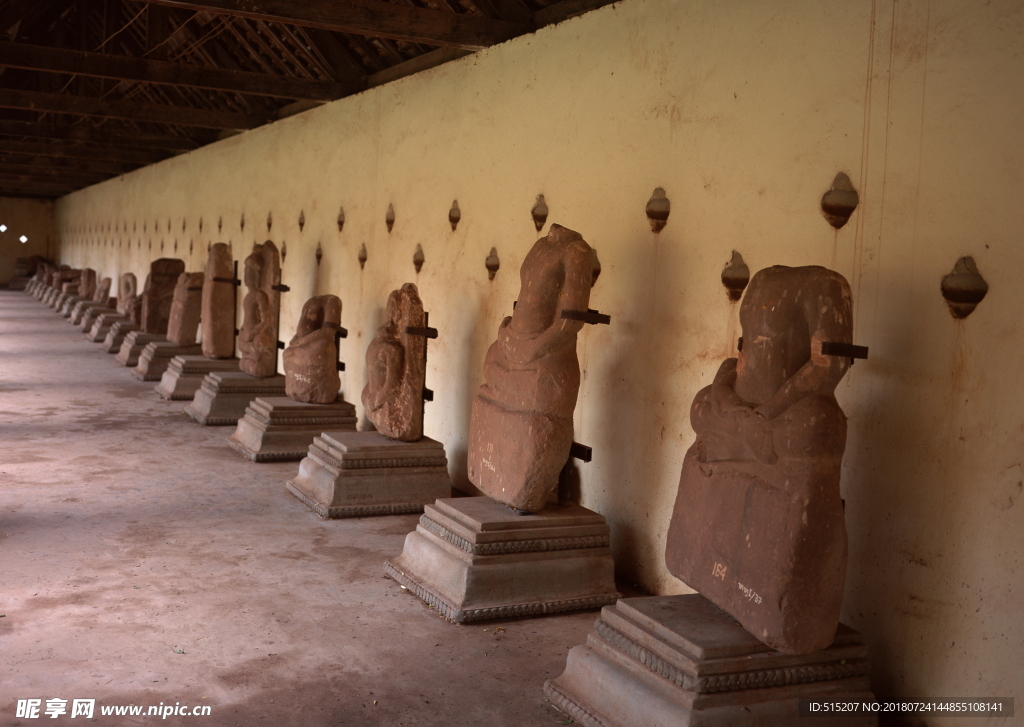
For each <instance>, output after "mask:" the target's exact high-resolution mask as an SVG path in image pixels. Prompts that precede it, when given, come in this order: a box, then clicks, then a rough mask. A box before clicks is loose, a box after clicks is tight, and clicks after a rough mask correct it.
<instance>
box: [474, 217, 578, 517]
mask: <svg viewBox="0 0 1024 727" xmlns="http://www.w3.org/2000/svg"><path fill="white" fill-rule="evenodd" d="M593 269H594V251H593V249H591V247H590V245H588V244H587V243H586V241H585V240H584V239H583V238H582V237H581V236H580V235H579V233H576V232H573V231H572V230H568V229H566V228H564V227H561V226H559V225H552V226H551V230H550V232H549V233H548V235H547V237H542V238H541V239H539V240H538V241H537V242H536V244H534V246H533V249H531V250H530V252H529V254H528V255H527V256H526V259H525V260H524V261H523V266H522V268H521V269H520V273H519V277H520V290H519V301H518V304H517V305H516V307H515V310H514V311H513V313H512V315H511V316H510V317H508V318H505V320H503V321H502V322H501V325H500V326H499V328H498V340H497V341H495V342H494V343H493V344H492V345H491V347H490V349H489V350H488V351H487V357H486V358H485V360H484V379H485V383H484V385H483V386H481V387H480V390H479V392H478V393H477V395H476V398H475V399H474V400H473V408H472V414H471V418H470V425H469V461H468V464H469V479H470V480H471V481H472V482H473V484H475V485H476V486H477V487H479V488H480V489H481V490H482V491H483V492H484V493H485V494H486V495H488V496H489V497H491V498H493V499H495V500H497V501H498V502H502V503H504V504H506V505H508V506H510V507H512V508H515V509H517V510H524V511H528V512H538V511H539V510H541V509H542V508H543V507H544V505H545V503H546V502H547V500H548V497H549V495H550V494H551V493H552V492H553V491H554V490H555V488H556V487H557V485H558V473H559V471H560V470H561V469H562V467H563V466H564V465H565V462H566V460H567V459H568V458H569V449H570V447H571V445H572V436H573V427H572V414H573V410H574V409H575V408H576V396H577V394H578V393H579V387H580V367H579V360H578V359H577V357H576V334H577V333H579V331H580V329H581V328H582V327H583V323H582V322H580V321H578V320H571V319H567V318H563V317H562V312H563V311H586V310H587V305H588V303H589V302H590V287H591V284H592V282H593Z"/></svg>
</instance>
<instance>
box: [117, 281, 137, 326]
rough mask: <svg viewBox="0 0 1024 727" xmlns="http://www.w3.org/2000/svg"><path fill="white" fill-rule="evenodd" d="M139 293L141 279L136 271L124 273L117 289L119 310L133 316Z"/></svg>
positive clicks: (125, 314)
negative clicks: (136, 274)
mask: <svg viewBox="0 0 1024 727" xmlns="http://www.w3.org/2000/svg"><path fill="white" fill-rule="evenodd" d="M138 295H139V281H138V279H137V278H136V277H135V273H122V274H121V284H120V286H119V287H118V290H117V312H118V313H120V314H121V315H123V316H128V317H129V318H130V317H131V309H132V307H133V306H134V305H135V299H136V298H137V297H138Z"/></svg>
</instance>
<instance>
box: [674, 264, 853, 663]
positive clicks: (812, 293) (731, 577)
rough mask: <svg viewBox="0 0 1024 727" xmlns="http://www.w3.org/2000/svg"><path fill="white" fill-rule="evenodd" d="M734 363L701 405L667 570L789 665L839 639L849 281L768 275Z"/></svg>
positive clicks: (746, 306) (757, 288)
mask: <svg viewBox="0 0 1024 727" xmlns="http://www.w3.org/2000/svg"><path fill="white" fill-rule="evenodd" d="M740 323H741V325H742V327H743V339H742V347H741V350H740V353H739V357H738V359H737V358H730V359H727V360H726V361H724V362H723V363H722V365H721V367H720V368H719V370H718V373H717V374H716V376H715V379H714V382H713V383H712V384H711V386H708V387H706V388H704V389H702V390H701V391H699V392H698V393H697V396H696V397H695V398H694V400H693V405H692V406H691V408H690V422H691V424H692V426H693V429H694V431H695V432H696V434H697V440H696V442H694V444H693V446H692V447H690V449H689V451H688V452H687V453H686V458H685V460H684V462H683V470H682V476H681V477H680V481H679V493H678V495H677V498H676V504H675V508H674V511H673V513H672V521H671V524H670V526H669V532H668V544H667V548H666V563H667V565H668V569H669V571H670V572H671V573H672V574H673V575H674V576H676V577H677V578H679V579H681V580H682V581H684V582H685V583H686V584H687V585H689V586H690V587H692V588H695V589H696V590H698V591H700V593H701V594H703V595H704V596H705V597H706V598H708V599H709V600H711V601H712V602H714V603H715V604H717V605H718V606H720V607H721V608H723V609H724V610H726V611H728V612H729V613H730V614H732V616H734V617H735V618H736V619H737V620H738V621H739V622H740V623H741V624H742V625H743V626H744V628H746V629H747V630H748V631H749V632H750V633H751V634H753V635H754V636H756V637H757V638H758V639H760V640H761V641H763V642H764V643H765V644H767V645H769V646H770V647H772V648H773V649H776V650H778V651H780V652H782V653H786V654H807V653H811V652H814V651H817V650H819V649H823V648H825V647H827V646H829V645H830V644H831V643H832V641H833V639H834V638H835V633H836V627H837V625H838V623H839V611H840V608H841V606H842V599H843V587H844V582H845V577H846V526H845V521H844V517H843V506H842V501H841V499H840V497H839V476H840V467H841V463H842V455H843V450H844V448H845V446H846V417H845V415H844V414H843V412H842V409H840V408H839V405H838V403H837V402H836V399H835V395H834V391H835V387H836V386H837V385H838V383H839V381H840V379H842V377H843V376H844V375H845V373H846V371H847V370H848V368H849V365H850V364H849V359H847V358H842V357H839V356H828V355H823V354H822V353H821V344H822V342H839V343H850V342H851V341H852V334H853V325H852V305H851V296H850V287H849V284H848V283H847V282H846V280H845V279H844V278H843V277H842V276H841V275H839V274H838V273H835V272H833V271H831V270H827V269H826V268H822V267H816V266H815V267H802V268H788V267H782V266H776V267H771V268H767V269H765V270H761V271H760V272H758V273H757V274H756V275H755V276H754V277H753V279H752V280H751V281H750V286H749V287H748V288H747V291H746V295H745V296H744V298H743V303H742V304H741V307H740Z"/></svg>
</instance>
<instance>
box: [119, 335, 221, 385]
mask: <svg viewBox="0 0 1024 727" xmlns="http://www.w3.org/2000/svg"><path fill="white" fill-rule="evenodd" d="M202 353H203V347H202V346H199V345H196V346H179V345H178V344H176V343H172V342H171V341H153V342H152V343H149V344H146V347H145V348H144V349H142V353H140V354H139V362H138V363H137V364H136V365H135V368H133V369H132V376H134V377H135V378H137V379H140V380H142V381H159V380H160V379H161V378H162V377H163V375H164V371H166V370H167V367H168V366H169V365H170V363H171V359H173V358H174V357H175V356H201V355H202Z"/></svg>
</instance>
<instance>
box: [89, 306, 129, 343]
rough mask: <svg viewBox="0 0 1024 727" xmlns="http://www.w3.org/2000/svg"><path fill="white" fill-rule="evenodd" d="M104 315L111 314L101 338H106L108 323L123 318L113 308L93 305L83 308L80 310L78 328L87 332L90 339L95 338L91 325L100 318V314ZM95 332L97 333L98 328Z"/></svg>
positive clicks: (108, 328)
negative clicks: (80, 315)
mask: <svg viewBox="0 0 1024 727" xmlns="http://www.w3.org/2000/svg"><path fill="white" fill-rule="evenodd" d="M106 315H109V316H111V317H110V319H109V321H108V322H107V328H106V329H104V330H103V338H106V335H107V331H108V330H110V324H111V323H113V322H114V321H115V320H122V319H124V316H122V315H121V314H120V313H118V312H117V311H116V310H114V309H113V308H107V307H106V306H95V307H91V308H85V309H84V310H83V311H82V317H81V319H79V321H78V330H80V331H81V332H82V333H85V334H88V336H89V339H90V340H95V337H94V336H93V335H92V333H91V332H92V328H93V326H95V325H96V322H97V321H98V320H99V319H100V317H101V316H106ZM97 333H99V331H98V330H97ZM103 338H100V339H99V340H98V341H96V343H99V342H100V341H102V340H103Z"/></svg>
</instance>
